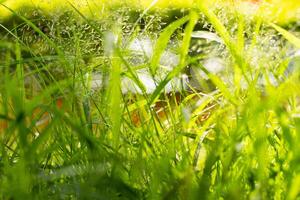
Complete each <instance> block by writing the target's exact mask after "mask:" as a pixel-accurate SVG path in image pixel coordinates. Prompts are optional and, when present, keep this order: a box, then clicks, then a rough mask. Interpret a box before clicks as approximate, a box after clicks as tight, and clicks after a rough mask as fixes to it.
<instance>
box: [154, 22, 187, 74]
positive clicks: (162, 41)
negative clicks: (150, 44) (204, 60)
mask: <svg viewBox="0 0 300 200" xmlns="http://www.w3.org/2000/svg"><path fill="white" fill-rule="evenodd" d="M188 20H189V16H185V17H183V18H181V19H179V20H177V21H175V22H173V23H171V24H170V25H169V26H167V27H166V28H165V29H164V30H163V32H162V33H161V34H160V36H159V38H158V40H157V42H156V44H155V46H154V52H153V55H152V58H151V60H150V67H151V68H150V69H151V72H152V74H155V72H156V70H157V67H158V65H159V62H160V59H161V56H162V54H163V52H164V50H165V49H166V48H167V45H168V43H169V41H170V38H171V36H172V34H173V33H174V31H175V30H176V29H178V28H179V27H180V26H182V25H183V24H184V23H186V22H187V21H188Z"/></svg>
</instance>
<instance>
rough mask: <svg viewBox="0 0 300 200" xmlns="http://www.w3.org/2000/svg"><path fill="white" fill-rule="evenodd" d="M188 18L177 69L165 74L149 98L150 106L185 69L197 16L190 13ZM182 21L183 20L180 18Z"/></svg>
mask: <svg viewBox="0 0 300 200" xmlns="http://www.w3.org/2000/svg"><path fill="white" fill-rule="evenodd" d="M188 18H189V24H188V25H187V27H186V28H185V32H184V38H183V41H182V47H181V52H180V62H179V65H178V66H177V67H175V68H174V69H173V70H172V71H171V72H169V73H168V74H167V76H166V77H165V79H164V80H163V81H162V82H161V83H160V84H159V85H158V86H157V88H156V89H155V90H154V92H153V94H152V95H151V97H150V100H149V104H150V105H151V104H152V103H153V102H155V100H156V99H157V98H158V97H159V95H160V93H161V91H162V90H163V89H164V88H165V86H166V85H167V84H168V82H169V81H171V80H172V78H174V77H175V76H177V75H178V74H179V73H180V71H181V70H182V68H183V67H185V59H186V57H187V54H188V51H189V46H190V41H191V35H192V32H193V30H194V27H195V25H196V23H197V21H198V14H197V13H195V12H193V11H192V12H191V14H190V15H189V16H188ZM182 19H185V17H184V18H182ZM154 53H155V54H156V52H154Z"/></svg>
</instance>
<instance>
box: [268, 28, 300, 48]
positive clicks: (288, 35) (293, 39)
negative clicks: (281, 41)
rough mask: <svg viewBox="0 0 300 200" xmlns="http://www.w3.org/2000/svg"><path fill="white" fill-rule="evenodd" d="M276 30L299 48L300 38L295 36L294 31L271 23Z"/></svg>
mask: <svg viewBox="0 0 300 200" xmlns="http://www.w3.org/2000/svg"><path fill="white" fill-rule="evenodd" d="M270 26H272V27H273V28H274V29H275V30H276V31H278V32H279V33H280V34H281V35H282V36H283V37H284V38H285V39H287V40H288V41H289V42H290V43H292V44H293V45H295V46H296V47H297V48H300V39H299V38H297V37H296V36H294V35H293V34H292V33H290V32H288V31H287V30H285V29H283V28H281V27H280V26H277V25H276V24H273V23H270Z"/></svg>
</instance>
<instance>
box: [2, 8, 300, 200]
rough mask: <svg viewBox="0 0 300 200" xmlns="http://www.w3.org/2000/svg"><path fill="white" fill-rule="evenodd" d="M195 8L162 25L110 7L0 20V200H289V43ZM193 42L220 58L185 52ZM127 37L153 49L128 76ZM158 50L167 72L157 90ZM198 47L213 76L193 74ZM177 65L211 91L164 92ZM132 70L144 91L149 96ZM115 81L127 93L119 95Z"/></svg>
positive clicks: (295, 81)
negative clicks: (207, 37) (93, 13)
mask: <svg viewBox="0 0 300 200" xmlns="http://www.w3.org/2000/svg"><path fill="white" fill-rule="evenodd" d="M199 5H200V6H197V7H195V8H193V9H191V10H185V11H184V12H180V11H179V12H177V11H176V12H174V13H179V16H180V17H178V19H176V18H177V17H174V21H172V22H170V23H168V24H166V25H165V24H163V22H164V18H163V17H164V15H165V14H166V13H171V12H169V11H162V14H161V15H160V16H159V17H157V16H158V15H157V13H147V12H141V16H140V17H136V16H135V15H136V13H138V12H139V11H136V12H129V11H128V10H127V8H122V7H120V8H118V9H116V10H112V12H111V13H110V14H108V15H107V16H106V17H103V18H102V19H90V18H88V17H86V16H85V15H83V14H82V13H80V11H79V10H76V8H75V7H74V6H72V5H70V7H71V9H73V11H66V12H65V13H61V14H60V15H57V13H56V14H55V15H53V16H44V15H43V13H40V12H38V11H36V10H35V11H34V12H37V14H36V15H34V16H27V15H26V13H25V14H24V13H19V12H16V11H13V10H10V9H9V8H7V9H9V10H10V11H11V12H12V13H13V14H14V15H15V17H14V18H12V19H11V21H9V22H6V23H5V24H0V36H1V39H0V56H1V59H0V142H1V145H0V199H299V197H300V191H299V188H300V178H299V177H300V168H299V158H300V150H299V147H298V146H299V145H298V144H299V142H300V137H299V133H300V118H299V117H300V116H299V115H300V96H299V95H300V94H299V93H300V80H299V70H298V68H299V58H297V56H290V51H291V50H292V51H295V49H294V48H293V45H294V46H296V47H299V39H298V38H297V37H296V36H295V35H293V34H292V33H291V32H289V31H287V30H284V29H283V28H281V27H279V26H277V25H275V24H268V23H264V22H263V21H262V20H261V19H258V18H251V19H248V18H247V17H245V16H242V15H240V14H237V13H236V12H231V11H226V10H224V9H222V8H220V9H219V10H210V9H208V8H206V7H205V5H204V4H199ZM133 13H134V14H133ZM130 14H132V15H134V16H131V15H130ZM182 15H184V16H182ZM153 16H155V17H153ZM168 17H169V16H168ZM168 17H167V18H168ZM17 18H18V19H17ZM132 18H133V19H137V21H135V20H132ZM112 19H119V20H118V21H116V20H112ZM7 24H9V26H8V25H7ZM153 24H161V26H160V27H151V25H153ZM149 27H151V28H149ZM128 30H129V31H128ZM201 30H206V31H210V32H211V33H215V34H217V35H218V36H220V38H221V39H222V40H223V41H224V45H225V46H223V43H222V44H215V43H205V42H201V41H198V40H196V41H195V39H194V38H192V35H193V31H201ZM277 32H279V33H280V34H281V35H279V34H278V33H277ZM139 34H144V35H146V36H149V38H151V37H153V38H155V39H156V43H155V44H154V45H153V46H154V48H153V52H152V56H151V57H150V58H149V59H148V60H147V59H145V60H143V62H144V63H143V64H141V65H137V64H134V62H133V61H132V60H134V59H135V57H134V56H133V55H132V52H130V50H128V49H129V47H128V46H130V42H131V41H132V40H134V39H135V38H137V37H138V36H137V35H139ZM295 34H297V33H295ZM106 37H108V38H109V37H111V38H110V40H108V39H107V38H106ZM105 40H107V41H105ZM286 40H287V41H286ZM172 41H177V42H178V44H177V45H174V46H175V47H174V46H172V45H171V44H170V43H172ZM289 42H290V43H292V45H291V44H290V43H289ZM106 43H108V44H107V49H106V47H105V46H106ZM194 43H195V44H196V45H199V49H200V50H201V51H199V52H196V53H195V52H192V49H193V48H194ZM201 45H202V46H201ZM204 45H211V46H209V48H208V47H206V46H204ZM170 46H172V47H173V48H174V49H175V50H174V51H175V52H177V53H178V57H179V61H178V63H177V65H176V66H174V67H173V68H172V69H171V70H170V71H168V72H167V73H165V74H160V75H161V76H162V79H161V80H158V79H156V78H155V76H156V75H158V74H159V73H161V69H163V68H164V67H165V66H163V65H162V64H161V59H162V57H163V53H164V52H165V51H167V50H168V49H169V48H171V47H170ZM206 48H207V49H208V50H207V51H205V49H206ZM211 49H213V50H216V51H217V52H218V54H219V55H218V56H219V57H221V58H222V59H223V61H224V66H225V68H226V69H225V72H224V73H223V74H222V75H219V74H216V73H214V72H212V71H211V70H208V69H207V68H206V66H205V65H204V61H205V59H206V58H207V57H209V56H211V54H212V51H211ZM139 56H140V57H142V56H141V55H139ZM291 66H292V67H291ZM189 67H195V68H196V69H198V70H200V71H201V72H202V73H203V74H204V75H205V76H206V78H207V79H205V80H201V81H204V82H207V83H206V84H207V85H210V86H211V87H212V88H213V91H206V90H201V89H199V88H197V87H195V86H194V85H192V84H190V83H189V82H188V83H186V84H187V85H188V86H187V88H184V89H182V90H176V91H175V89H174V90H171V92H167V90H166V88H167V87H168V85H170V84H171V83H172V81H173V80H174V79H175V78H177V77H178V76H179V75H180V74H182V73H186V72H187V70H188V69H189ZM290 68H293V70H292V71H291V69H290ZM139 70H144V71H148V72H149V74H150V75H151V76H152V78H153V80H154V81H155V86H156V87H155V89H154V91H153V92H151V93H150V94H149V93H147V90H146V87H148V85H147V84H145V83H144V82H143V80H142V78H141V76H140V74H139ZM290 71H291V72H290ZM288 72H289V73H288ZM270 74H272V76H270ZM189 75H190V76H193V74H189ZM96 76H100V78H98V79H96ZM273 79H275V80H273ZM95 80H97V81H98V82H101V84H100V86H99V87H96V88H95V87H94V86H93V84H95ZM123 80H130V81H132V84H133V83H134V84H135V85H136V86H137V87H136V88H137V90H136V91H135V92H134V91H132V90H128V91H127V92H123V90H122V89H123V87H125V85H124V84H123ZM226 80H229V81H226ZM274 81H275V83H274ZM138 90H140V92H137V91H138Z"/></svg>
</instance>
